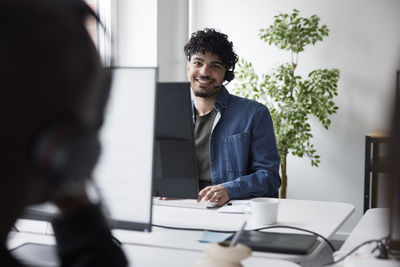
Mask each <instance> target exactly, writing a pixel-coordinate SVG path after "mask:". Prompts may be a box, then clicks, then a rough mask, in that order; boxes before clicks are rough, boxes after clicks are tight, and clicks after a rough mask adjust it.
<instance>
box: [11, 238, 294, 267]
mask: <svg viewBox="0 0 400 267" xmlns="http://www.w3.org/2000/svg"><path fill="white" fill-rule="evenodd" d="M29 242H31V243H39V244H47V245H54V244H55V238H54V236H52V235H43V234H33V233H15V232H12V233H11V236H10V240H9V242H8V247H9V248H15V247H18V246H20V245H22V244H25V243H29ZM122 249H123V250H124V252H125V255H126V256H127V258H128V261H129V265H130V266H134V267H154V266H162V267H179V266H187V267H190V266H193V265H194V263H195V262H196V261H197V260H199V259H201V258H204V257H205V256H206V254H205V253H204V252H202V251H194V250H190V249H176V248H164V247H156V246H147V245H131V244H123V246H122ZM39 258H40V257H36V258H35V259H34V260H33V261H30V262H25V263H29V264H35V265H33V266H41V267H55V266H57V265H54V264H53V263H49V262H48V261H46V260H44V261H41V260H40V259H39ZM242 264H243V266H245V267H265V266H274V267H300V265H298V264H296V263H294V262H291V261H285V260H279V259H264V258H259V257H250V258H247V259H246V260H244V261H243V262H242Z"/></svg>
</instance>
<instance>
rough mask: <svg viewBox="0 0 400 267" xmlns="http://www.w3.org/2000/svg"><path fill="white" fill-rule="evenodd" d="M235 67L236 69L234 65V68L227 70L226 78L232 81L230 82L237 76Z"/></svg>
mask: <svg viewBox="0 0 400 267" xmlns="http://www.w3.org/2000/svg"><path fill="white" fill-rule="evenodd" d="M234 69H235V67H233V69H232V70H227V71H226V72H225V77H224V80H225V81H227V82H228V83H230V82H231V81H232V80H233V79H234V78H235V73H234ZM228 83H227V84H228Z"/></svg>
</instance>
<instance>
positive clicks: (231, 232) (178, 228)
mask: <svg viewBox="0 0 400 267" xmlns="http://www.w3.org/2000/svg"><path fill="white" fill-rule="evenodd" d="M152 226H154V227H160V228H165V229H171V230H183V231H200V232H203V231H209V232H215V233H224V234H233V233H236V231H223V230H208V229H200V228H185V227H173V226H166V225H159V224H152Z"/></svg>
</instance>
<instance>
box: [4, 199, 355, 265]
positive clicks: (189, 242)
mask: <svg viewBox="0 0 400 267" xmlns="http://www.w3.org/2000/svg"><path fill="white" fill-rule="evenodd" d="M353 211H354V206H353V205H351V204H346V203H337V202H325V201H308V200H291V199H281V200H280V207H279V212H278V222H277V224H276V225H287V226H295V227H300V228H304V229H307V230H311V231H314V232H317V233H319V234H321V235H322V236H324V237H326V238H330V237H332V235H333V234H334V233H335V232H336V231H337V229H338V228H339V227H340V226H341V225H342V224H343V223H344V222H345V221H346V220H347V218H348V217H349V216H350V215H351V214H352V213H353ZM245 219H248V215H244V214H226V213H219V212H218V211H217V210H216V209H215V210H201V209H188V208H176V207H166V206H154V207H153V224H157V225H165V226H173V227H188V228H200V229H210V230H228V231H229V230H231V231H236V230H237V229H239V228H240V226H241V225H242V223H243V221H244V220H245ZM17 227H18V228H19V229H21V228H24V227H22V226H21V224H20V225H19V226H17ZM257 227H259V226H257V225H255V224H254V223H252V221H250V222H249V223H248V226H247V227H246V229H253V228H257ZM42 228H43V229H46V226H43V227H42ZM43 229H41V231H42V230H43ZM22 230H24V229H22ZM271 231H274V232H297V231H294V230H287V229H274V230H271ZM45 232H47V233H49V231H48V230H45ZM45 232H41V233H42V234H44V233H45ZM50 232H51V231H50ZM21 234H22V233H21ZM113 234H114V235H115V237H116V238H118V239H119V240H120V241H121V242H122V243H123V244H124V249H127V252H128V253H127V255H128V257H129V258H131V259H132V260H134V261H136V260H138V261H140V258H135V256H132V257H131V252H132V255H133V254H136V256H138V254H137V252H135V251H140V250H141V249H144V250H148V251H149V253H150V252H151V251H153V252H154V250H155V251H159V253H160V255H163V254H169V253H170V254H171V255H175V254H177V255H178V254H179V255H180V254H182V251H184V252H185V253H188V255H192V256H188V258H187V260H188V261H189V260H190V261H191V262H194V261H193V259H197V258H200V257H199V256H201V255H204V253H203V249H204V245H205V244H204V243H199V242H198V240H199V238H200V236H201V235H202V232H201V231H183V230H169V229H164V228H159V227H153V229H152V232H151V233H142V232H134V231H125V230H114V231H113ZM17 235H20V234H16V235H15V236H14V238H11V239H10V241H9V243H8V244H9V247H10V248H12V247H16V246H17V245H18V244H21V241H18V237H17ZM24 238H25V239H24ZM19 240H25V242H27V241H26V237H21V238H19ZM324 246H325V244H324V243H322V242H321V244H320V245H319V246H318V247H317V248H316V249H314V251H313V252H312V253H311V254H309V255H306V256H303V255H287V254H277V253H261V252H253V256H252V257H251V258H249V259H248V260H246V261H245V263H247V261H248V262H250V263H251V264H250V265H248V266H254V267H255V266H265V264H267V262H268V261H270V260H277V262H278V259H284V260H290V261H295V262H301V261H303V260H308V259H311V258H313V257H315V255H317V254H318V253H319V251H320V250H321V249H322V248H323V247H324ZM171 251H173V253H172V252H171ZM139 254H140V256H138V257H141V255H142V254H141V253H139ZM147 255H149V254H147ZM195 256H196V257H195ZM147 257H149V256H147ZM160 257H161V256H160ZM150 258H159V257H150ZM154 260H156V259H154ZM258 262H261V263H264V264H261V263H260V265H257V263H258ZM246 265H247V264H246ZM137 266H139V267H140V266H141V265H137ZM144 266H146V265H144ZM175 266H176V265H175ZM179 266H182V265H181V264H180V265H179ZM271 266H279V265H271ZM282 266H284V265H282ZM285 266H286V265H285ZM288 266H289V265H288Z"/></svg>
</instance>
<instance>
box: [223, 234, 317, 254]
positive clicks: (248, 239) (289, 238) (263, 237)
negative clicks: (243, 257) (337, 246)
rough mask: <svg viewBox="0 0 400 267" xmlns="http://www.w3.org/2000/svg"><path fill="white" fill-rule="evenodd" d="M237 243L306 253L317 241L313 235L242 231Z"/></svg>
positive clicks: (251, 246)
mask: <svg viewBox="0 0 400 267" xmlns="http://www.w3.org/2000/svg"><path fill="white" fill-rule="evenodd" d="M232 237H233V236H231V237H229V238H228V240H231V239H232ZM239 243H242V244H245V245H247V246H249V247H250V248H251V249H253V250H254V251H262V252H274V253H285V254H299V255H307V254H309V253H311V252H312V250H313V249H314V248H315V246H316V245H317V244H318V243H319V241H318V240H317V238H316V236H314V235H305V234H288V233H271V232H259V231H243V233H242V234H241V235H240V237H239Z"/></svg>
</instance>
